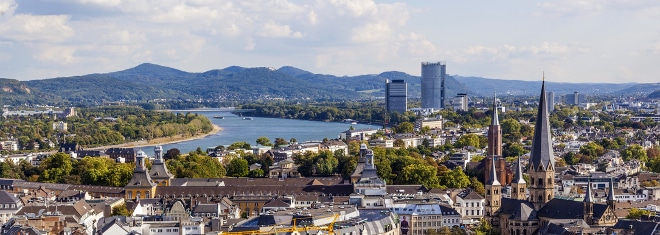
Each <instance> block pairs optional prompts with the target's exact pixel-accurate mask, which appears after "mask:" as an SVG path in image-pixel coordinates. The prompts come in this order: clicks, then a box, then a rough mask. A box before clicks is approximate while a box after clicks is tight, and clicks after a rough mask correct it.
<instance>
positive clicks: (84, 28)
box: [0, 0, 660, 83]
mask: <svg viewBox="0 0 660 235" xmlns="http://www.w3.org/2000/svg"><path fill="white" fill-rule="evenodd" d="M659 22H660V3H659V2H658V1H655V0H556V1H550V0H547V1H530V0H510V1H470V0H468V1H449V0H446V1H445V0H437V1H370V0H264V1H224V0H191V1H179V0H140V1H128V0H30V1H18V0H0V77H6V78H13V79H17V80H32V79H44V78H51V77H59V76H74V75H84V74H89V73H104V72H113V71H118V70H123V69H127V68H131V67H134V66H136V65H138V64H141V63H145V62H149V63H155V64H160V65H164V66H169V67H173V68H177V69H181V70H184V71H189V72H203V71H207V70H211V69H218V68H224V67H228V66H232V65H238V66H244V67H275V68H278V67H281V66H285V65H290V66H294V67H298V68H301V69H304V70H308V71H310V72H314V73H323V74H333V75H339V76H341V75H359V74H372V73H380V72H384V71H393V70H396V71H403V72H406V73H409V74H413V75H419V74H420V63H421V62H422V61H445V62H446V63H447V72H448V73H449V74H453V75H461V76H481V77H489V78H500V79H509V80H539V79H540V77H541V73H542V71H545V75H546V79H547V80H549V81H556V82H609V83H622V82H642V83H644V82H660V77H659V74H660V66H659V64H660V23H659Z"/></svg>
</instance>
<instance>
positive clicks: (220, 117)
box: [213, 116, 225, 119]
mask: <svg viewBox="0 0 660 235" xmlns="http://www.w3.org/2000/svg"><path fill="white" fill-rule="evenodd" d="M213 118H215V119H225V117H224V116H213Z"/></svg>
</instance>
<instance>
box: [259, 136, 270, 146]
mask: <svg viewBox="0 0 660 235" xmlns="http://www.w3.org/2000/svg"><path fill="white" fill-rule="evenodd" d="M257 144H258V145H263V146H273V144H272V143H271V142H270V139H268V137H266V136H259V138H257Z"/></svg>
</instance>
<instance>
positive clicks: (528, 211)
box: [499, 198, 537, 221]
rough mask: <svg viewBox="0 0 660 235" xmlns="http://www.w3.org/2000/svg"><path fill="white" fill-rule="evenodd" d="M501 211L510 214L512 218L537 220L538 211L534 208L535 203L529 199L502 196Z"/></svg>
mask: <svg viewBox="0 0 660 235" xmlns="http://www.w3.org/2000/svg"><path fill="white" fill-rule="evenodd" d="M499 213H500V214H505V215H510V217H509V218H510V219H516V220H522V221H529V220H537V218H536V215H537V212H536V210H534V205H532V203H530V202H529V201H527V200H518V199H513V198H502V206H501V207H500V212H499Z"/></svg>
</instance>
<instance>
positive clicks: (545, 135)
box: [529, 81, 555, 169]
mask: <svg viewBox="0 0 660 235" xmlns="http://www.w3.org/2000/svg"><path fill="white" fill-rule="evenodd" d="M545 98H546V97H545V81H543V84H542V85H541V98H540V99H539V108H538V111H537V114H536V124H535V125H534V139H533V140H532V150H531V152H530V160H529V162H530V165H531V166H533V168H534V169H538V168H539V166H542V167H543V169H547V168H548V166H552V167H554V166H555V156H554V153H553V151H552V136H551V129H550V121H549V120H548V119H549V118H548V103H547V102H546V100H545Z"/></svg>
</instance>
